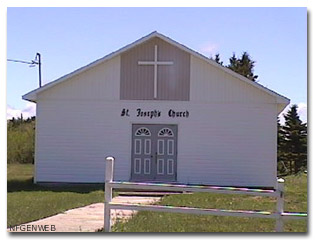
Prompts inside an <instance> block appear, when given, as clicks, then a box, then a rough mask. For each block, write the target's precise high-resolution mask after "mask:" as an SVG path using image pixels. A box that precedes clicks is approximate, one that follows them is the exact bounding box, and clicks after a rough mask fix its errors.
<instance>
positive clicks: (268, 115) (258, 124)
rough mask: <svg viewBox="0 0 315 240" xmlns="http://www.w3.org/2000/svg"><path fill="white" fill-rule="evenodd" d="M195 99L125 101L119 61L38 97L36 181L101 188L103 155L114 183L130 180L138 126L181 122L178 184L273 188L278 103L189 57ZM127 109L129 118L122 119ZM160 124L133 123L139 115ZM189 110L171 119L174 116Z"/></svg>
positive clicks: (179, 124)
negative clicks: (111, 165) (148, 114)
mask: <svg viewBox="0 0 315 240" xmlns="http://www.w3.org/2000/svg"><path fill="white" fill-rule="evenodd" d="M191 60H192V61H191V81H190V82H191V90H190V93H191V95H190V96H191V101H189V102H180V101H127V100H125V101H124V100H119V88H120V86H119V74H120V70H119V63H120V60H119V57H116V58H114V59H113V60H110V61H107V62H105V63H104V64H101V65H99V66H97V67H95V68H93V69H91V70H89V71H86V72H84V73H82V74H80V75H78V76H76V77H74V78H73V79H70V80H67V81H65V82H63V83H61V84H59V85H56V86H55V87H53V88H51V89H48V90H46V91H43V92H42V93H40V95H39V96H38V97H39V100H38V104H37V138H36V140H37V142H36V160H35V161H36V166H37V168H36V181H38V182H103V181H104V166H105V161H104V158H105V156H108V155H112V156H114V157H115V158H116V161H115V171H114V179H117V180H129V178H130V168H131V126H132V124H133V123H146V124H147V123H150V124H177V125H178V160H177V165H178V169H177V180H178V182H183V183H202V184H216V185H234V186H275V184H276V151H277V149H276V133H277V129H276V127H277V126H276V116H277V105H276V104H275V99H274V97H272V96H270V95H268V94H266V93H264V92H261V91H260V90H257V89H256V88H254V87H252V86H250V85H249V84H246V83H244V82H241V81H240V80H238V79H235V78H234V77H232V76H230V75H228V74H226V73H222V72H220V71H219V70H217V69H214V68H213V67H211V66H210V65H209V64H207V63H204V62H203V61H200V60H199V59H196V58H194V57H192V58H191ZM123 108H128V109H129V110H130V117H121V116H120V114H121V111H122V109H123ZM137 108H142V109H143V110H154V109H157V110H160V111H161V112H162V116H161V117H159V118H152V119H150V118H139V117H135V115H136V112H135V111H136V109H137ZM169 109H174V110H178V111H185V110H188V111H189V112H190V115H189V118H170V117H169V116H168V114H167V113H168V110H169Z"/></svg>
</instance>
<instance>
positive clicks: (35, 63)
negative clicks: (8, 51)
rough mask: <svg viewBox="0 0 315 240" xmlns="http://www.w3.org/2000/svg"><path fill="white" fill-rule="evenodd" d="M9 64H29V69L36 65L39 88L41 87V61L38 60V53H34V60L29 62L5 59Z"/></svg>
mask: <svg viewBox="0 0 315 240" xmlns="http://www.w3.org/2000/svg"><path fill="white" fill-rule="evenodd" d="M7 61H9V62H16V63H25V64H29V65H30V67H34V66H35V65H38V78H39V87H42V72H41V65H42V64H41V59H40V53H36V55H35V60H32V61H31V62H27V61H23V60H16V59H7Z"/></svg>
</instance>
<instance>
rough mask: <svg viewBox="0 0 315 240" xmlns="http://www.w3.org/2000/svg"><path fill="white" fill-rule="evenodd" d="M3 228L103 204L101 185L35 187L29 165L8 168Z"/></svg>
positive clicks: (9, 166)
mask: <svg viewBox="0 0 315 240" xmlns="http://www.w3.org/2000/svg"><path fill="white" fill-rule="evenodd" d="M7 177H8V185H7V186H8V195H7V217H8V218H7V219H8V220H7V225H8V227H9V226H15V225H18V224H22V223H27V222H30V221H34V220H38V219H41V218H44V217H48V216H52V215H55V214H57V213H61V212H64V211H66V210H68V209H72V208H76V207H81V206H85V205H88V204H92V203H96V202H102V201H104V191H103V184H85V185H82V184H77V185H67V186H65V185H63V186H60V185H59V186H57V185H55V186H39V185H35V184H33V180H32V178H33V165H32V164H8V167H7Z"/></svg>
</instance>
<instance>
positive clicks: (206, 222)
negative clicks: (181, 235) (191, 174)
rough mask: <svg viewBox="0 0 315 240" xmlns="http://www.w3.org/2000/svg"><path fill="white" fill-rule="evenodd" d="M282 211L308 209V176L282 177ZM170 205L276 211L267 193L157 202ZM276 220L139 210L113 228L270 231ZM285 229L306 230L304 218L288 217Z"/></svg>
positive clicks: (180, 197)
mask: <svg viewBox="0 0 315 240" xmlns="http://www.w3.org/2000/svg"><path fill="white" fill-rule="evenodd" d="M285 180H286V181H285V211H292V212H307V176H306V175H305V174H301V175H299V176H289V177H287V178H285ZM159 204H161V205H170V206H188V207H200V208H222V209H240V210H268V211H275V206H276V200H275V198H269V197H258V196H243V195H223V194H211V193H194V194H182V195H171V196H167V197H164V198H163V199H162V201H161V202H160V203H159ZM274 228H275V220H273V219H258V218H240V217H219V216H205V215H189V214H175V213H159V212H149V211H141V212H139V213H138V214H137V215H135V216H134V217H133V218H132V219H131V220H129V221H128V222H125V223H117V224H115V225H114V226H113V227H112V230H113V231H115V232H273V231H274ZM284 230H285V231H286V232H306V231H307V221H306V220H290V221H286V222H285V225H284Z"/></svg>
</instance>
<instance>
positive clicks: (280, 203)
mask: <svg viewBox="0 0 315 240" xmlns="http://www.w3.org/2000/svg"><path fill="white" fill-rule="evenodd" d="M277 192H278V195H277V214H278V216H277V220H276V232H283V225H284V224H283V218H282V213H283V208H284V179H282V178H279V179H278V183H277Z"/></svg>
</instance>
